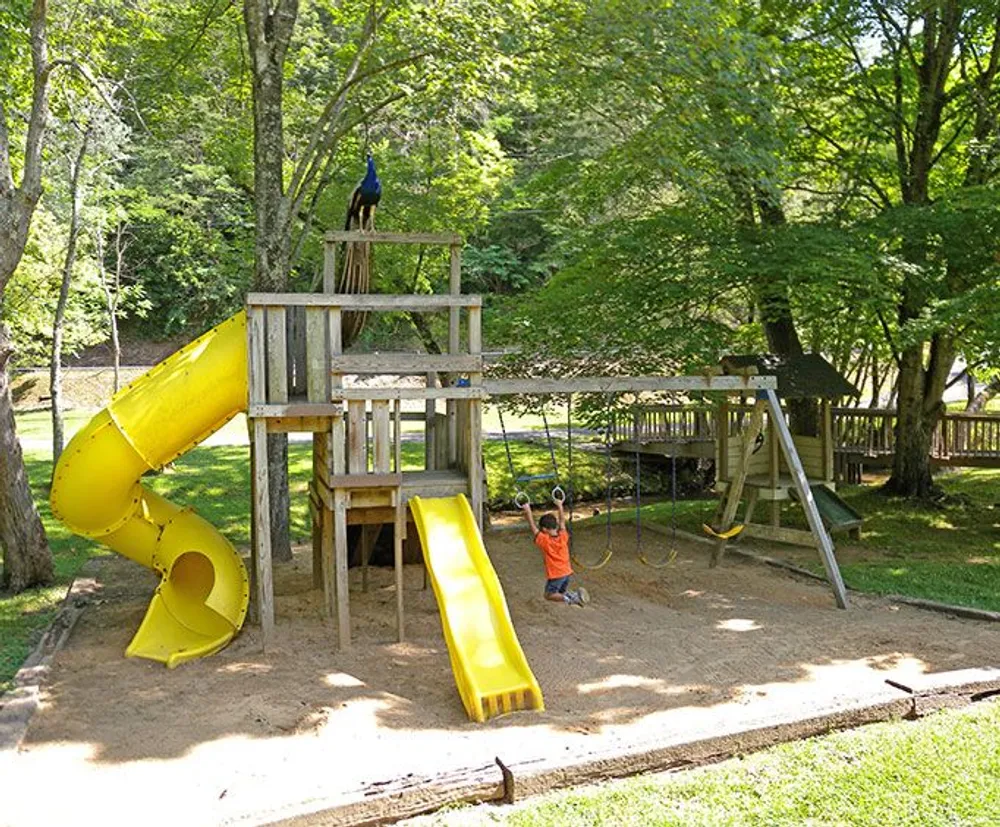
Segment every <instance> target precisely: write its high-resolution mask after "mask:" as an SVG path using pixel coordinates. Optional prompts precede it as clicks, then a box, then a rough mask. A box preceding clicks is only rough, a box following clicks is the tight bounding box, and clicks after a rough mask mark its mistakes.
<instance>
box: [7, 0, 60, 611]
mask: <svg viewBox="0 0 1000 827" xmlns="http://www.w3.org/2000/svg"><path fill="white" fill-rule="evenodd" d="M47 5H48V4H47V2H46V0H33V2H32V4H31V10H30V19H29V36H30V41H29V43H30V50H31V76H30V80H29V81H28V83H27V90H26V94H27V96H28V97H29V99H30V103H29V104H28V107H29V108H28V110H27V111H28V115H27V129H26V130H25V131H24V136H23V155H22V157H21V159H20V181H19V182H17V183H15V179H14V169H15V166H14V165H13V163H12V158H11V153H12V147H13V143H12V139H13V138H15V137H16V135H17V133H16V132H14V131H13V130H12V124H13V123H15V120H14V119H15V115H16V112H17V111H18V109H19V107H20V106H21V105H22V104H23V103H24V101H23V100H18V99H16V98H15V96H14V94H12V92H11V89H12V87H11V85H10V84H3V86H0V301H2V299H3V294H4V291H5V290H6V288H7V284H8V282H9V281H10V278H11V276H12V275H13V274H14V270H15V269H16V268H17V265H18V263H19V262H20V260H21V256H22V255H23V253H24V246H25V244H26V243H27V240H28V231H29V228H30V226H31V219H32V216H33V214H34V211H35V207H36V205H37V204H38V199H39V198H40V197H41V194H42V146H43V143H44V140H45V127H46V119H47V117H48V108H49V107H48V86H49V76H50V74H51V72H52V63H51V62H50V61H49V56H48V39H47V32H46V13H47V11H48V9H47ZM7 22H9V21H4V20H2V19H0V23H7ZM11 355H12V353H11V346H10V339H9V336H8V333H7V330H6V326H5V325H3V324H2V323H0V545H2V546H3V550H4V569H3V577H2V585H3V587H4V588H8V589H10V590H11V591H14V592H20V591H23V590H24V589H27V588H29V587H31V586H36V585H42V584H45V583H49V582H51V580H52V576H53V570H52V552H51V550H50V549H49V545H48V539H47V538H46V536H45V529H44V527H43V526H42V521H41V518H40V517H39V515H38V510H37V509H36V508H35V503H34V500H33V499H32V497H31V489H30V487H29V485H28V476H27V472H26V470H25V467H24V456H23V454H22V452H21V444H20V442H19V441H18V439H17V431H16V426H15V424H14V406H13V402H12V400H11V393H10V378H9V375H8V372H7V368H8V365H9V362H10V357H11Z"/></svg>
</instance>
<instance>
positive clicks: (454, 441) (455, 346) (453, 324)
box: [446, 244, 462, 468]
mask: <svg viewBox="0 0 1000 827" xmlns="http://www.w3.org/2000/svg"><path fill="white" fill-rule="evenodd" d="M449 252H450V267H449V284H448V287H449V293H451V295H452V296H458V295H460V294H461V292H462V257H461V248H460V247H459V246H458V245H457V244H452V245H451V246H450V247H449ZM461 332H462V317H461V308H459V307H450V308H449V309H448V352H449V353H451V354H452V355H457V354H458V353H459V352H460V350H461V346H462V345H461ZM446 409H447V412H448V467H449V468H454V467H455V465H456V464H457V463H458V417H457V406H456V403H455V400H454V399H449V400H448V401H447V403H446Z"/></svg>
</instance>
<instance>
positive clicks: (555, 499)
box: [552, 485, 566, 504]
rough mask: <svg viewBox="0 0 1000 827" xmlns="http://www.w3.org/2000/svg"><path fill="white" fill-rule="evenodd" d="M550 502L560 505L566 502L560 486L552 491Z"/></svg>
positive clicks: (564, 493)
mask: <svg viewBox="0 0 1000 827" xmlns="http://www.w3.org/2000/svg"><path fill="white" fill-rule="evenodd" d="M557 493H558V496H557ZM552 502H554V503H560V504H562V503H564V502H566V492H565V491H563V490H562V486H561V485H557V486H556V487H555V488H553V489H552Z"/></svg>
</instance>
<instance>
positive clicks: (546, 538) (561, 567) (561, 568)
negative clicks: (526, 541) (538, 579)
mask: <svg viewBox="0 0 1000 827" xmlns="http://www.w3.org/2000/svg"><path fill="white" fill-rule="evenodd" d="M535 545H536V546H538V547H539V548H540V549H541V550H542V554H543V555H544V556H545V576H546V577H547V578H548V579H549V580H554V579H555V578H557V577H567V576H569V575H571V574H572V573H573V567H572V566H571V565H570V564H569V532H567V531H566V529H563V530H562V531H560V532H559V534H558V535H556V536H555V537H553V536H552V535H551V534H546V533H545V531H539V532H538V533H537V534H536V535H535Z"/></svg>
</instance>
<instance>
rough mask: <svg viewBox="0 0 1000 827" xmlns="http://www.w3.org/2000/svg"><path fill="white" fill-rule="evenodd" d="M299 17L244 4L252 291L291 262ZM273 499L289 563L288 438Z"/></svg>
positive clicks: (249, 0) (274, 283) (277, 443)
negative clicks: (291, 97)
mask: <svg viewBox="0 0 1000 827" xmlns="http://www.w3.org/2000/svg"><path fill="white" fill-rule="evenodd" d="M297 16H298V2H296V0H281V2H278V3H277V5H276V7H275V8H274V10H273V11H272V10H271V3H270V2H266V0H244V3H243V18H244V22H245V24H246V30H247V43H248V46H249V50H250V63H251V66H252V68H253V117H254V214H255V234H254V280H253V281H254V289H255V290H259V291H261V292H265V293H278V292H284V291H285V290H286V289H287V286H288V268H289V263H290V258H291V226H290V224H289V214H290V204H289V201H288V198H287V196H286V193H285V185H284V160H285V138H284V128H283V123H282V92H283V81H284V77H283V74H284V63H285V53H286V50H287V48H288V44H289V41H290V40H291V36H292V31H293V30H294V28H295V20H296V17H297ZM267 462H268V474H269V476H270V486H269V489H270V494H271V503H270V506H271V508H270V510H271V557H272V559H274V560H291V559H292V546H291V539H290V537H289V492H288V436H287V435H286V434H268V437H267Z"/></svg>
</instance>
